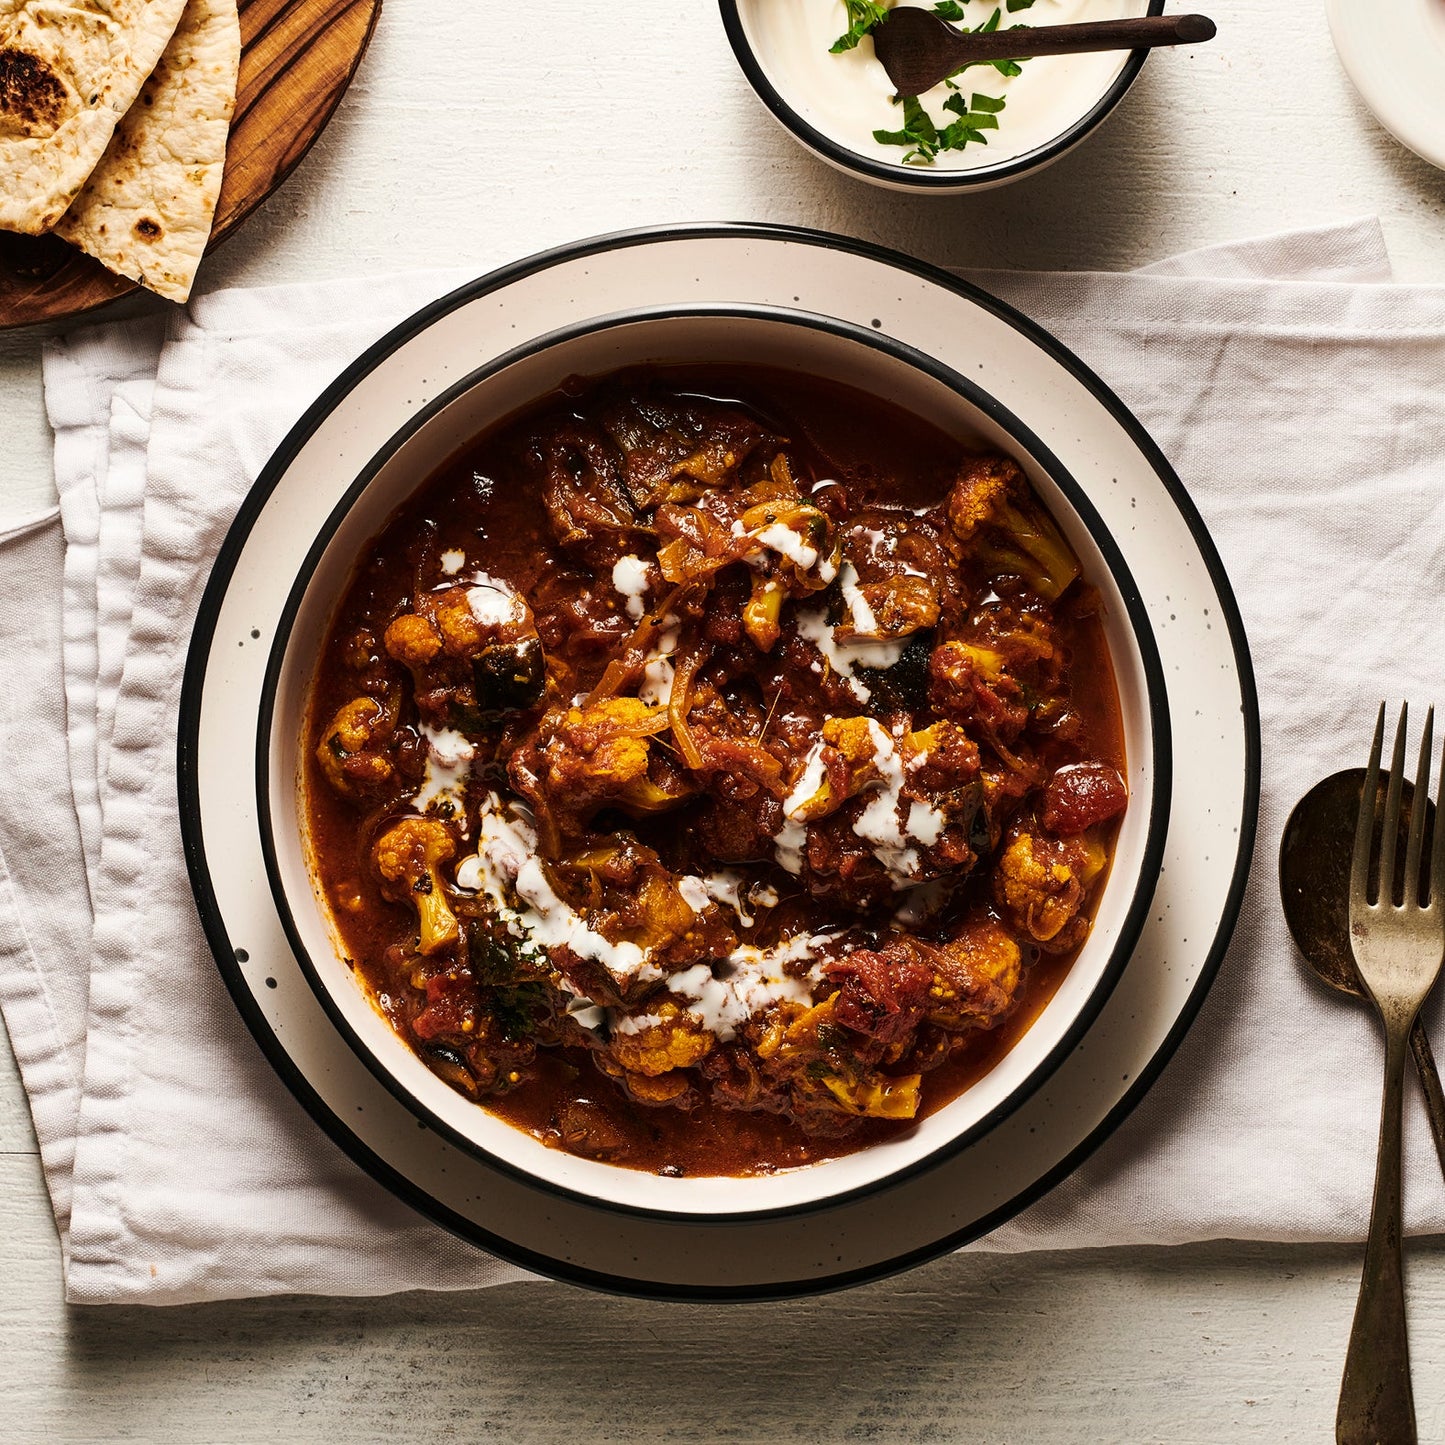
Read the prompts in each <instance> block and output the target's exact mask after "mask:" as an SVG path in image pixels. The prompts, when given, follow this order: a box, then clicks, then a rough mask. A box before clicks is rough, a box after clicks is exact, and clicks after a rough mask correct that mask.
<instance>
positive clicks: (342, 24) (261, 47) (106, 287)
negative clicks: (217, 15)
mask: <svg viewBox="0 0 1445 1445" xmlns="http://www.w3.org/2000/svg"><path fill="white" fill-rule="evenodd" d="M239 10H240V18H241V69H240V74H239V76H238V77H237V84H236V113H235V116H234V117H233V119H232V121H231V134H230V139H229V140H228V141H227V144H226V172H225V178H224V180H223V181H222V183H221V196H220V200H219V201H218V203H217V206H216V219H215V224H214V226H213V228H212V230H211V240H210V245H209V246H208V247H207V249H208V250H209V249H210V248H211V247H214V246H217V245H219V244H220V243H221V242H222V241H224V240H225V239H226V237H227V236H229V235H230V234H231V233H232V232H233V231H234V230H235V229H236V227H237V226H239V225H240V224H241V222H242V221H244V220H245V219H246V217H247V216H249V215H250V214H251V212H252V211H254V210H255V209H256V207H257V206H259V205H260V204H261V202H262V201H264V200H265V199H266V197H267V196H269V195H270V194H271V193H272V191H274V190H275V189H276V187H277V186H279V185H280V184H281V183H282V181H284V180H285V179H286V177H287V176H289V175H290V174H291V172H292V171H293V170H294V169H295V168H296V166H297V164H298V163H299V162H300V160H301V158H302V157H303V156H304V155H305V154H306V152H307V151H308V150H310V149H311V146H312V144H313V143H314V142H315V140H316V138H317V136H319V135H320V134H321V132H322V131H323V130H324V129H325V127H326V123H327V121H329V120H330V119H331V115H332V112H333V111H335V109H336V106H337V104H338V102H339V101H340V100H341V97H342V96H343V95H344V94H345V93H346V87H347V86H348V85H349V84H350V83H351V77H352V76H353V75H355V74H356V67H357V66H358V65H359V64H360V63H361V57H362V55H363V54H364V53H365V51H366V46H367V42H368V41H369V40H370V39H371V32H372V30H373V29H374V28H375V26H376V20H377V16H378V15H379V14H380V12H381V0H240V5H239ZM139 289H140V288H139V287H138V286H137V284H136V283H135V282H134V281H131V280H129V279H128V278H127V277H124V276H116V275H113V274H112V273H111V272H109V271H107V270H106V269H105V267H103V266H102V265H101V264H100V262H99V261H96V260H93V259H92V258H91V257H89V256H85V255H82V254H81V253H80V252H79V251H77V250H76V249H75V248H74V247H72V246H70V245H68V244H67V243H66V242H64V241H62V240H60V239H59V238H58V237H56V236H17V235H13V234H11V233H9V232H4V231H0V328H5V327H11V326H28V325H30V324H32V323H33V322H37V321H55V320H58V319H61V318H63V317H66V316H76V315H79V314H80V313H81V312H83V311H90V310H93V309H94V308H95V307H97V306H104V305H105V304H106V303H107V302H110V301H115V300H117V299H119V298H120V297H122V296H126V295H129V294H130V293H131V292H133V291H136V290H139Z"/></svg>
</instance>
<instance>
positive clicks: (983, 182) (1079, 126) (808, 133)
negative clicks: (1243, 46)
mask: <svg viewBox="0 0 1445 1445" xmlns="http://www.w3.org/2000/svg"><path fill="white" fill-rule="evenodd" d="M1000 3H1002V0H1000ZM718 6H719V9H720V10H721V11H722V22H723V29H724V30H726V31H727V37H728V42H729V43H730V44H731V45H732V48H733V54H734V55H735V56H736V57H737V62H738V65H739V66H740V67H741V68H742V72H743V74H744V75H745V76H746V77H747V81H748V84H749V85H751V86H752V88H753V90H754V91H755V92H756V93H757V95H758V98H759V99H760V100H761V101H762V102H763V104H764V105H765V106H767V108H768V109H769V110H770V111H771V112H772V114H773V116H774V118H775V119H776V120H777V121H778V122H779V123H780V124H781V125H782V126H783V127H784V128H785V129H786V130H788V131H789V132H791V134H792V135H793V136H794V137H795V138H796V139H797V140H799V141H800V142H802V144H803V145H804V146H806V147H807V148H808V149H809V150H810V151H813V152H814V153H816V154H817V155H820V156H822V157H823V158H824V159H825V160H828V161H831V162H832V163H833V164H834V165H836V166H840V167H841V168H842V169H844V170H846V171H851V172H853V173H854V174H855V175H860V176H866V177H867V178H868V179H869V180H873V181H881V182H883V183H884V184H885V185H889V186H894V187H900V188H905V189H908V190H917V191H937V192H941V193H952V194H958V193H960V192H963V191H968V190H976V189H987V188H988V187H990V186H993V185H997V184H998V183H999V182H1000V181H1006V180H1012V179H1013V178H1014V177H1016V176H1021V175H1024V174H1026V173H1027V172H1029V171H1034V170H1039V169H1040V168H1041V167H1043V166H1046V165H1048V164H1049V162H1051V161H1055V160H1057V159H1058V158H1059V157H1060V156H1062V155H1063V154H1065V152H1067V151H1071V150H1072V149H1073V148H1074V147H1075V146H1076V145H1078V144H1079V142H1080V141H1081V140H1083V139H1084V137H1085V136H1087V135H1088V134H1089V132H1090V131H1092V130H1094V129H1095V128H1096V127H1098V126H1099V125H1100V124H1101V123H1102V122H1103V121H1104V119H1105V118H1106V117H1107V116H1108V115H1109V114H1110V112H1111V111H1112V110H1113V109H1114V107H1115V106H1116V105H1118V103H1119V102H1120V101H1121V100H1122V99H1123V98H1124V94H1125V92H1126V91H1127V90H1128V89H1129V87H1130V86H1131V85H1133V83H1134V78H1135V77H1136V76H1137V75H1138V74H1139V71H1140V70H1141V69H1142V68H1143V65H1144V61H1145V60H1146V59H1147V57H1148V54H1149V52H1148V51H1147V50H1132V51H1130V52H1129V58H1128V59H1127V60H1126V61H1125V62H1124V67H1123V69H1122V70H1120V72H1119V74H1118V75H1116V76H1115V77H1114V80H1113V82H1112V84H1111V85H1110V86H1109V88H1108V89H1107V90H1106V91H1105V92H1104V94H1103V95H1102V96H1100V97H1099V99H1098V100H1097V101H1095V102H1094V104H1093V105H1092V106H1090V107H1089V109H1088V110H1087V111H1085V112H1084V114H1083V115H1081V116H1080V117H1079V118H1078V120H1076V121H1074V123H1073V124H1072V125H1070V126H1069V127H1067V129H1065V130H1063V131H1061V132H1060V133H1059V134H1058V135H1056V136H1055V137H1054V138H1053V140H1051V141H1047V142H1046V143H1045V144H1043V145H1041V146H1035V147H1034V149H1033V150H1031V151H1026V152H1025V153H1024V154H1023V155H1021V156H1013V157H1012V158H1011V159H1009V160H1006V161H1000V162H999V163H998V164H997V165H983V166H977V167H974V168H971V169H968V170H946V171H940V170H927V169H924V168H923V167H921V166H905V165H902V164H900V163H899V162H897V161H882V160H876V159H874V158H872V157H870V156H866V155H864V154H863V153H862V152H861V151H855V150H853V149H852V148H851V147H850V146H845V145H842V144H840V143H839V142H838V141H836V140H834V139H833V138H832V137H831V136H829V135H828V134H826V132H824V131H821V130H819V129H818V128H817V127H816V126H813V125H810V124H809V123H808V122H807V121H806V120H804V119H803V117H802V116H801V115H799V114H798V112H797V111H796V110H794V109H793V107H792V106H791V105H790V104H789V103H788V102H787V101H786V100H785V99H784V98H783V96H782V94H781V92H780V91H779V90H778V89H777V87H776V86H775V85H774V84H773V83H772V81H771V80H769V79H768V77H767V73H766V72H765V71H764V70H763V67H762V64H761V62H760V61H759V60H758V57H757V54H756V52H755V51H754V50H753V47H752V45H751V44H750V43H749V42H748V37H747V34H746V31H745V30H744V27H743V21H742V15H741V14H740V12H739V10H738V0H718ZM1145 13H1146V14H1149V15H1162V14H1163V13H1164V0H1149V8H1148V10H1147V11H1146V12H1145Z"/></svg>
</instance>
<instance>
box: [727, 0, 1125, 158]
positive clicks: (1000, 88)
mask: <svg viewBox="0 0 1445 1445" xmlns="http://www.w3.org/2000/svg"><path fill="white" fill-rule="evenodd" d="M1002 3H1003V0H1000V4H1002ZM995 8H997V7H996V6H995V5H994V4H993V3H992V0H967V3H966V4H965V6H964V19H963V21H962V23H963V24H964V25H967V26H969V27H970V28H973V27H976V26H979V25H982V24H983V23H984V22H985V21H986V20H987V19H988V18H989V16H990V15H992V14H993V12H994V10H995ZM1147 9H1148V6H1147V0H1035V3H1034V5H1033V6H1032V8H1031V9H1028V10H1020V11H1016V12H1015V13H1014V14H1013V15H1010V14H1009V12H1008V9H1007V7H1006V6H1005V7H1004V12H1003V16H1002V18H1001V19H1000V21H999V24H1000V27H1001V28H1005V29H1006V28H1007V27H1008V26H1009V25H1011V24H1012V25H1017V24H1020V23H1023V24H1028V25H1036V26H1043V25H1066V24H1072V23H1074V22H1076V21H1083V20H1115V19H1120V18H1123V17H1126V16H1134V15H1143V14H1145V13H1146V12H1147ZM738 12H739V15H740V17H741V19H742V22H743V28H744V31H745V32H746V34H747V38H748V42H749V44H750V45H751V47H752V50H753V54H754V55H755V56H756V57H757V60H758V63H759V65H761V66H762V69H763V71H764V73H765V74H766V75H767V77H768V79H769V81H771V82H772V84H773V85H774V87H775V88H776V89H777V91H778V93H779V94H780V95H781V96H782V97H783V99H784V100H785V101H786V102H787V103H788V104H789V105H790V106H791V107H792V108H793V109H794V110H795V111H797V113H798V115H799V116H800V117H801V118H802V119H803V120H804V121H805V122H806V123H807V124H808V125H810V126H812V127H813V128H814V129H815V130H818V131H821V132H822V133H823V134H824V135H825V136H827V137H828V138H829V139H830V140H832V141H834V142H836V143H837V144H839V145H843V146H846V147H847V148H848V149H849V150H852V151H856V152H857V153H858V154H859V155H861V156H863V157H865V158H866V159H868V160H871V161H891V162H893V163H894V164H899V165H901V163H902V160H903V157H904V155H905V154H906V153H907V149H906V147H902V146H893V145H882V144H880V143H879V142H878V141H876V140H874V139H873V132H874V131H875V130H899V129H901V128H902V126H903V110H902V107H901V106H897V105H894V104H893V103H892V101H891V96H892V94H893V87H892V86H891V85H890V84H889V81H888V77H887V75H885V74H884V71H883V67H882V66H881V65H880V64H879V63H878V60H877V57H876V56H875V55H874V53H873V41H872V40H871V38H869V37H867V36H865V37H864V38H863V40H862V42H861V43H860V44H859V46H858V47H857V49H856V50H851V51H847V52H845V53H843V54H841V55H832V54H830V53H829V47H830V46H831V45H832V44H833V42H834V41H835V40H836V39H837V38H838V37H839V36H840V35H842V34H843V33H844V32H845V31H846V30H847V29H848V16H847V11H846V10H845V9H844V7H843V3H842V0H739V4H738ZM1127 61H1128V53H1127V52H1124V51H1112V52H1111V51H1104V52H1100V53H1099V54H1096V55H1052V56H1039V57H1036V58H1034V59H1032V60H1029V61H1026V62H1025V63H1024V65H1023V70H1022V74H1020V75H1016V76H1005V75H1002V74H1000V73H999V72H998V71H997V70H995V69H994V68H993V67H992V66H982V65H980V66H975V67H974V68H972V69H970V70H967V71H965V72H964V73H963V75H961V76H960V77H958V84H959V89H960V90H961V91H962V93H963V95H964V96H965V98H967V97H969V96H971V95H972V94H973V93H974V92H975V91H977V92H979V93H980V94H983V95H988V96H1002V97H1003V98H1004V100H1005V102H1006V104H1005V106H1004V109H1003V110H1002V111H1001V112H999V116H998V126H999V128H998V129H997V130H996V131H989V132H987V133H986V134H987V135H988V144H987V145H979V144H977V143H976V142H975V143H971V144H969V145H968V146H966V147H965V148H964V149H963V150H957V151H940V152H939V154H938V156H937V157H936V159H935V160H934V161H933V162H932V163H930V164H928V165H922V166H917V167H915V166H913V165H910V166H908V167H907V169H908V170H910V171H911V170H914V169H917V170H920V171H923V172H928V171H967V170H977V169H979V168H981V167H986V166H995V165H998V164H999V163H1001V162H1004V161H1009V160H1013V159H1015V158H1016V157H1018V156H1022V155H1027V154H1028V153H1029V152H1030V151H1035V150H1038V149H1040V148H1041V147H1043V146H1046V145H1048V144H1049V143H1050V142H1052V141H1054V140H1056V139H1057V138H1058V136H1059V135H1060V134H1062V133H1063V132H1064V131H1065V130H1067V129H1068V128H1069V127H1070V126H1071V125H1073V124H1074V123H1075V122H1076V121H1078V120H1080V119H1081V118H1082V117H1083V116H1085V115H1087V114H1088V113H1089V111H1091V110H1092V109H1093V108H1094V106H1095V105H1096V104H1097V103H1098V102H1099V101H1100V100H1102V99H1103V97H1104V95H1105V94H1106V92H1107V91H1108V89H1109V87H1110V86H1111V85H1112V84H1113V83H1114V81H1115V80H1116V79H1117V78H1118V76H1119V74H1120V72H1121V71H1122V70H1123V68H1124V66H1125V64H1126V63H1127ZM949 94H950V92H949V90H948V87H947V86H944V85H939V86H936V87H935V88H934V89H933V90H931V91H929V92H928V93H927V94H926V95H924V96H922V97H920V99H921V100H922V101H923V105H924V108H925V109H926V110H927V111H928V113H929V115H930V116H932V118H933V120H934V122H935V124H937V125H938V126H939V127H940V128H941V127H942V126H943V125H944V124H946V123H947V122H948V121H950V120H952V119H953V117H952V116H951V115H949V114H948V113H947V112H946V111H945V110H944V109H943V102H944V101H945V100H946V99H947V98H948V96H949Z"/></svg>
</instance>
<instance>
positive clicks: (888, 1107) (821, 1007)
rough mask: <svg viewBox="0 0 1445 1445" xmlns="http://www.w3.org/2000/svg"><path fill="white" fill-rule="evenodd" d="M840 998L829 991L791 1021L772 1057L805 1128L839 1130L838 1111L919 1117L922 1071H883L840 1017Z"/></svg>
mask: <svg viewBox="0 0 1445 1445" xmlns="http://www.w3.org/2000/svg"><path fill="white" fill-rule="evenodd" d="M841 997H842V993H841V991H840V992H838V993H834V994H830V995H829V996H828V997H827V998H826V999H824V1000H823V1002H822V1003H820V1004H815V1005H814V1006H813V1007H812V1008H809V1009H807V1010H806V1011H804V1012H803V1013H801V1014H799V1015H798V1016H797V1017H796V1018H794V1019H792V1020H791V1022H789V1023H788V1024H787V1026H786V1027H785V1028H784V1030H783V1032H782V1037H781V1040H779V1041H778V1042H777V1046H776V1048H775V1049H774V1050H773V1051H772V1052H771V1053H770V1054H769V1055H768V1056H767V1057H768V1067H769V1070H770V1072H771V1073H773V1074H774V1075H775V1076H777V1077H781V1078H784V1079H786V1080H787V1083H788V1085H789V1088H790V1091H791V1093H792V1096H793V1102H794V1106H795V1108H796V1109H797V1111H798V1113H799V1116H800V1118H801V1119H802V1120H803V1122H804V1127H805V1128H809V1129H810V1130H811V1131H814V1132H835V1131H836V1119H837V1116H838V1115H839V1114H844V1115H851V1116H857V1117H860V1118H867V1119H912V1118H914V1117H915V1116H916V1115H917V1113H918V1103H919V1089H920V1085H921V1083H922V1076H921V1075H919V1074H900V1075H889V1074H884V1073H882V1072H881V1071H879V1070H877V1069H875V1068H873V1067H871V1066H870V1065H869V1064H867V1063H866V1062H865V1061H864V1060H863V1058H861V1057H860V1055H859V1053H858V1052H857V1051H856V1050H855V1047H854V1045H855V1044H856V1043H858V1042H860V1040H859V1039H858V1036H856V1035H854V1034H853V1033H852V1031H851V1030H849V1029H847V1028H845V1027H844V1026H843V1025H842V1024H840V1022H839V1020H838V1007H839V1000H840V998H841ZM760 1052H761V1050H760ZM830 1114H831V1115H832V1116H833V1119H834V1123H832V1124H830V1123H829V1122H828V1115H830Z"/></svg>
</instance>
